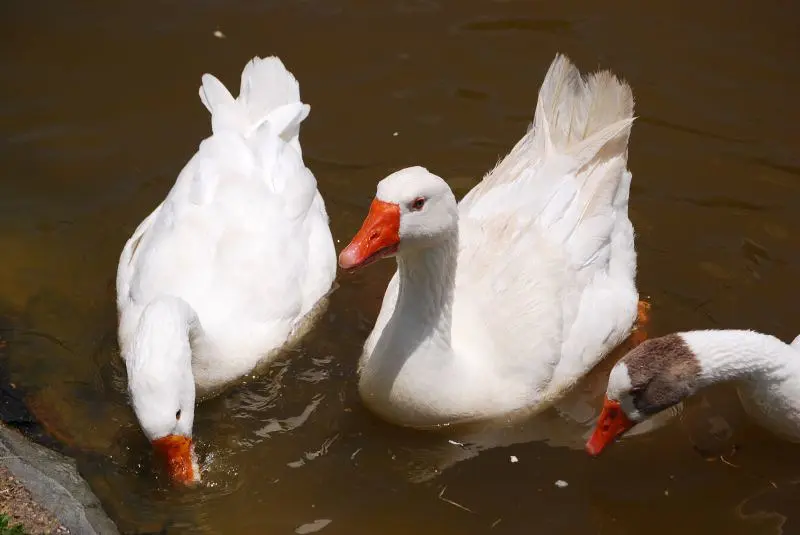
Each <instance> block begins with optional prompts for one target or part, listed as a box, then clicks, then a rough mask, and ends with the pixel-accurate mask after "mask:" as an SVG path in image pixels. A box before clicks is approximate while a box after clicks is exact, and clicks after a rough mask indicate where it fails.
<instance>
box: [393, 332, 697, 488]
mask: <svg viewBox="0 0 800 535" xmlns="http://www.w3.org/2000/svg"><path fill="white" fill-rule="evenodd" d="M642 336H644V333H643V332H642V331H637V332H636V333H634V335H632V336H631V337H630V338H629V339H628V340H627V341H626V342H625V343H624V344H622V345H621V346H620V347H619V348H617V350H615V351H614V352H612V354H611V355H609V357H608V358H606V359H605V360H604V361H603V362H602V363H601V364H600V365H599V366H597V367H596V368H595V369H594V370H592V371H591V372H590V373H589V374H588V375H587V376H586V377H585V378H584V380H583V381H581V383H580V384H579V385H578V386H577V387H575V388H574V389H573V390H571V391H570V393H569V394H567V395H566V396H565V397H564V398H562V399H561V400H559V401H558V402H557V403H555V404H554V405H553V406H552V407H550V408H549V409H546V410H545V411H542V412H540V413H539V414H537V415H536V416H534V417H533V418H527V417H525V416H524V415H521V416H520V417H518V418H514V419H507V420H503V421H500V420H492V421H487V422H483V423H474V424H465V425H461V426H453V427H447V428H442V429H440V430H439V432H440V434H441V437H442V438H441V442H440V443H439V444H438V445H435V446H429V447H424V448H419V449H416V450H415V451H414V452H413V454H412V457H413V459H412V460H411V462H410V464H411V465H412V468H410V470H409V474H408V476H409V478H410V479H411V480H412V481H417V482H421V481H426V480H429V479H431V478H433V477H435V476H436V475H438V474H439V473H440V472H442V471H444V470H446V469H448V468H451V467H452V466H454V465H455V464H457V463H459V462H461V461H465V460H467V459H470V458H472V457H475V456H477V455H478V454H479V453H480V452H482V451H485V450H488V449H491V448H496V447H506V446H511V445H514V444H524V443H530V442H543V443H545V444H547V445H549V446H552V447H559V448H568V449H571V450H575V454H576V455H585V454H584V453H583V451H582V450H583V448H584V445H585V444H586V441H587V439H588V438H589V437H590V435H591V432H592V428H593V426H594V425H595V423H596V422H597V418H598V416H599V415H600V411H601V409H602V407H603V394H604V392H605V385H606V383H607V381H608V373H609V370H610V369H611V367H612V366H613V364H614V363H615V362H616V359H617V358H618V357H619V356H620V355H623V354H625V352H626V351H627V350H629V349H631V347H632V346H634V345H636V344H637V343H639V341H640V340H641V337H642ZM682 410H683V404H678V405H676V406H675V407H672V408H671V409H669V410H666V411H663V412H662V413H660V414H658V415H657V416H655V417H654V418H650V419H648V420H646V421H644V422H642V423H641V424H640V425H637V426H636V427H634V428H633V429H631V431H630V432H629V433H628V434H627V437H634V436H638V435H643V434H646V433H649V432H651V431H654V430H656V429H658V428H660V427H662V426H663V425H665V424H667V423H669V422H671V421H672V419H673V418H674V417H675V416H677V415H679V414H680V413H681V411H682Z"/></svg>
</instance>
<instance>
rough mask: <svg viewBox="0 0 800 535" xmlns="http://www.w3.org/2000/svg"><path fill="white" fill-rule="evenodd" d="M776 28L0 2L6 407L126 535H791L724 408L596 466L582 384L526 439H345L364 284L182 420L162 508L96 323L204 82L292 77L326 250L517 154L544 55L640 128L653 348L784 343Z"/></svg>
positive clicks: (780, 48)
mask: <svg viewBox="0 0 800 535" xmlns="http://www.w3.org/2000/svg"><path fill="white" fill-rule="evenodd" d="M655 6H661V7H655ZM798 20H799V19H798V9H797V7H796V5H795V3H791V2H788V1H779V0H761V1H753V0H749V1H748V0H746V1H744V2H738V3H729V4H726V7H722V8H720V7H718V6H715V5H714V4H713V3H703V2H699V1H697V0H694V1H692V2H688V1H685V0H675V1H672V2H668V3H664V2H661V3H656V2H653V3H648V2H641V1H634V0H624V1H619V2H575V1H570V0H566V1H560V2H535V1H495V2H491V1H486V0H484V1H478V0H450V1H440V2H437V1H434V0H405V1H394V2H388V1H378V0H375V1H370V2H367V1H356V0H326V1H323V0H296V1H288V0H285V1H280V2H278V1H268V0H262V1H243V0H238V1H234V0H229V1H227V2H223V1H221V0H204V1H197V2H177V1H174V0H173V1H166V0H162V1H151V2H141V1H139V2H130V1H127V0H125V1H117V2H99V1H93V0H74V1H72V2H65V1H63V0H59V1H55V0H41V1H38V2H32V1H22V0H6V1H5V2H3V4H2V5H1V6H0V35H1V36H2V37H1V39H2V47H0V125H1V126H0V127H1V128H2V137H1V138H0V162H2V173H0V181H1V182H0V225H2V227H0V228H2V233H0V251H1V252H2V255H1V256H0V258H2V262H0V316H3V317H4V319H3V325H4V326H5V325H7V326H8V327H3V331H2V333H0V334H2V335H3V337H4V338H5V339H6V340H8V342H9V344H8V348H7V353H6V354H7V362H6V363H5V366H6V368H7V369H9V370H10V380H11V381H12V382H13V383H14V385H15V386H16V388H17V389H18V390H19V391H20V392H24V398H25V401H26V403H27V405H28V406H29V407H30V408H31V410H32V411H33V412H34V413H35V414H36V415H37V416H38V417H39V418H40V419H41V420H42V422H43V423H44V425H45V427H46V429H47V431H48V432H49V433H50V435H51V436H52V437H53V438H55V439H56V440H58V441H59V442H60V443H61V444H62V445H63V446H64V447H65V448H66V449H67V451H68V452H70V453H71V454H72V455H74V456H75V457H76V458H77V459H78V463H79V467H80V469H81V472H82V473H83V474H84V475H85V476H86V478H87V479H88V480H89V482H90V483H91V485H92V487H93V489H94V490H95V492H96V493H97V494H98V496H99V497H100V498H101V500H102V501H103V504H104V505H105V507H106V508H107V510H108V511H109V513H110V514H111V516H112V517H113V518H114V519H115V521H116V522H117V523H118V525H119V526H120V529H121V530H122V531H123V532H126V533H148V532H161V533H170V534H172V533H303V532H304V530H310V529H314V528H316V529H319V528H322V532H323V533H326V534H330V535H334V534H347V535H352V534H373V533H382V534H387V535H390V534H407V533H430V534H437V535H444V534H483V533H548V534H550V533H553V534H562V533H563V534H567V533H569V534H639V533H642V532H646V533H648V534H650V535H656V534H665V535H667V534H668V535H674V533H676V532H679V533H680V532H683V533H721V534H722V533H725V534H731V535H734V534H773V533H781V532H783V533H800V512H798V511H800V486H798V484H797V481H798V480H800V449H798V447H797V446H794V445H791V444H787V443H785V442H782V441H780V440H777V439H775V438H773V437H772V436H771V435H769V434H768V433H766V432H765V431H762V430H761V429H760V428H759V427H757V426H755V425H754V424H753V423H752V422H749V421H748V420H747V419H746V418H744V417H743V414H742V411H741V409H740V406H739V402H738V400H737V397H736V395H735V391H734V390H733V389H732V388H730V387H720V388H715V389H714V390H713V391H710V392H706V393H704V394H702V395H700V396H698V397H697V398H696V399H694V400H692V402H691V403H689V404H688V406H687V409H686V411H685V412H684V413H683V416H682V417H681V418H679V419H675V420H673V421H672V422H670V423H669V424H668V425H666V426H665V427H662V428H660V429H658V430H656V431H654V432H652V433H649V434H645V435H643V436H639V437H633V438H630V439H628V440H626V441H624V442H623V443H622V444H620V445H618V446H616V447H614V448H612V449H610V450H609V451H608V453H607V454H604V455H603V456H602V457H601V458H599V459H590V458H589V457H588V456H586V455H585V454H584V453H583V452H582V451H581V449H580V447H581V445H582V443H583V441H584V439H585V436H586V433H587V431H588V429H587V421H588V422H589V423H590V421H591V418H592V416H593V415H594V414H595V411H596V407H597V396H598V395H599V394H600V393H601V392H602V389H603V380H604V377H603V374H602V372H603V370H600V371H599V372H598V373H596V374H594V376H592V377H590V379H589V380H588V381H587V383H586V384H585V385H584V386H583V389H582V390H581V392H579V393H578V394H576V395H575V396H573V398H572V399H570V400H567V401H566V402H565V403H564V404H562V406H561V407H560V411H558V410H552V411H549V412H548V413H546V414H545V415H543V416H542V417H541V418H539V419H537V421H536V422H533V423H532V424H531V425H530V426H528V427H526V428H525V429H524V430H522V429H518V428H516V427H515V428H508V429H505V428H502V427H501V428H499V429H489V430H476V431H475V432H474V433H473V434H472V435H471V436H467V437H464V436H459V437H455V438H453V437H449V436H437V435H431V434H426V433H415V432H409V431H405V430H402V429H397V428H394V427H391V426H389V425H387V424H384V423H382V422H380V421H379V420H377V419H376V418H374V417H372V416H371V415H370V414H369V413H367V412H366V410H365V409H364V408H363V407H362V406H361V404H360V402H359V399H358V396H357V394H356V391H355V382H356V375H355V368H356V360H357V357H358V353H359V350H360V346H361V343H362V341H363V340H364V338H365V337H366V335H367V334H368V332H369V330H370V328H371V325H372V322H373V320H374V317H375V314H376V312H377V309H378V306H379V303H380V298H381V296H382V293H383V290H384V287H385V284H386V281H387V280H388V277H389V275H390V273H391V270H392V265H391V263H390V262H383V263H381V264H379V265H378V266H375V267H373V268H370V269H368V270H365V271H363V272H361V273H359V274H357V275H352V276H349V275H342V276H341V277H340V284H341V286H340V288H339V289H338V290H337V291H336V292H335V293H334V295H333V298H332V303H331V306H330V309H329V311H328V312H327V315H326V316H325V318H324V319H323V321H322V322H321V323H320V325H319V326H318V328H316V329H315V330H314V332H313V333H312V334H311V335H310V336H309V338H308V339H307V340H306V341H305V343H304V345H303V347H302V349H301V350H300V351H298V352H297V354H296V355H293V356H292V358H290V359H288V360H285V361H282V362H280V363H276V364H275V366H274V367H273V368H272V369H271V370H270V372H269V373H268V374H267V375H266V376H264V377H262V378H259V379H256V380H253V381H251V382H250V383H249V384H246V385H242V386H241V387H237V388H235V389H233V390H231V391H229V392H227V393H226V394H225V395H224V396H221V397H219V398H216V399H214V400H211V401H209V402H208V403H205V404H203V405H201V406H200V407H199V408H198V412H197V417H196V420H195V433H196V437H197V439H198V441H199V448H198V449H199V451H200V454H201V456H202V458H203V462H204V464H205V466H206V473H205V481H206V483H205V485H204V486H202V487H201V488H199V489H195V490H185V491H181V490H176V489H172V488H170V487H169V486H168V485H166V484H165V482H164V481H163V479H162V478H160V477H157V476H156V475H154V472H153V469H152V468H153V467H152V464H151V461H150V457H149V453H150V449H149V445H148V444H147V443H146V441H145V439H144V437H143V435H142V434H141V432H140V431H139V429H138V427H137V424H136V422H135V420H134V418H133V414H132V412H131V410H130V409H129V408H128V405H127V401H126V396H125V378H124V370H123V369H122V368H121V367H120V366H119V361H118V358H117V348H116V342H115V310H114V305H113V299H114V292H113V281H114V277H115V270H116V262H117V259H118V255H119V252H120V250H121V248H122V245H123V244H124V242H125V240H126V239H127V238H128V236H129V235H130V233H131V232H132V231H133V229H134V228H135V227H136V225H137V224H138V223H139V221H140V220H141V219H142V218H143V217H144V216H145V215H146V214H147V213H149V212H150V210H151V209H152V208H153V207H154V206H155V205H156V204H157V203H158V202H159V201H160V200H161V199H162V198H163V196H164V195H165V194H166V192H167V191H168V189H169V188H170V187H171V185H172V183H173V181H174V179H175V177H176V176H177V173H178V172H179V171H180V169H181V167H182V166H183V165H184V163H185V162H186V161H187V160H188V158H189V157H190V156H191V155H192V153H193V152H194V150H195V149H196V147H197V145H198V143H199V142H200V140H201V139H202V138H203V137H205V136H206V135H207V134H208V132H209V119H208V116H207V113H206V111H205V109H204V108H203V106H202V105H201V104H200V102H199V99H198V96H197V88H198V85H199V82H200V76H201V74H202V73H204V72H212V73H214V74H216V75H218V76H219V77H220V78H221V79H222V80H223V81H224V82H225V83H226V84H228V85H229V86H230V87H236V88H238V80H239V73H240V71H241V69H242V67H243V66H244V64H245V62H246V61H247V60H248V59H249V58H250V57H252V56H254V55H269V54H277V55H279V56H281V58H282V59H283V60H284V61H285V62H286V64H287V66H288V67H289V68H290V69H291V70H292V71H293V72H294V73H295V74H296V76H297V77H298V79H299V80H300V83H301V92H302V95H303V99H304V101H306V102H308V103H310V104H311V106H312V112H311V115H310V117H309V119H308V120H307V121H306V122H305V123H304V125H303V135H302V143H303V147H304V154H305V155H306V157H307V163H308V165H309V166H310V167H311V169H312V170H313V171H314V173H315V174H316V176H317V178H318V180H319V185H320V189H321V191H322V193H323V195H324V196H325V199H326V201H327V204H328V211H329V213H330V214H331V220H332V222H331V224H332V227H333V232H334V236H335V238H336V239H337V240H339V242H340V243H339V245H338V247H341V246H343V245H344V243H345V242H346V241H347V240H348V239H349V238H350V237H351V236H352V234H353V233H354V231H355V230H356V229H357V227H358V225H359V224H360V222H361V219H362V217H363V215H364V214H365V213H366V209H367V206H368V205H369V202H370V200H371V198H372V195H373V194H374V191H375V189H374V188H375V183H376V182H377V180H379V179H380V178H382V177H383V176H384V175H385V174H387V173H388V172H390V171H391V170H394V169H397V168H399V167H403V166H406V165H411V164H422V165H425V166H427V167H428V168H429V169H431V170H433V171H434V172H436V173H438V174H440V175H442V176H444V177H446V178H447V179H448V180H449V181H450V183H451V184H452V185H453V186H454V188H455V189H456V191H457V193H458V194H459V195H463V194H464V193H465V192H466V191H468V190H469V188H470V187H471V186H472V185H474V184H475V183H476V182H477V181H478V180H479V179H480V177H481V176H482V174H483V173H484V172H485V171H486V170H488V169H489V168H490V167H491V166H492V165H493V164H494V163H495V162H496V161H497V159H498V158H499V157H500V156H502V155H503V154H505V152H506V151H507V150H508V149H510V148H511V146H513V144H514V143H515V142H516V140H517V139H518V138H519V137H520V136H521V135H522V134H523V133H524V131H525V128H526V126H527V123H528V122H529V120H530V119H531V117H532V112H533V109H534V106H535V103H536V92H537V90H538V88H539V84H540V83H541V80H542V78H543V76H544V73H545V71H546V69H547V66H548V65H549V63H550V61H551V60H552V58H553V56H554V54H555V53H556V52H559V51H561V52H564V53H566V54H568V55H569V56H570V57H571V58H572V59H573V60H575V61H576V62H577V64H578V65H579V67H580V68H581V69H582V70H584V71H585V70H589V69H594V68H596V67H604V68H610V69H612V70H613V71H615V72H616V73H618V74H619V75H621V76H623V77H625V78H626V79H627V80H628V81H629V82H630V83H631V85H632V87H633V89H634V94H635V96H636V98H637V109H636V112H637V115H638V117H639V119H638V120H637V122H636V124H635V126H634V129H633V136H632V139H631V146H630V168H631V170H632V171H633V174H634V180H633V188H632V195H631V219H632V220H633V222H634V225H635V227H636V231H637V235H638V238H637V249H638V251H639V284H640V289H641V292H642V294H643V295H648V296H651V298H652V301H653V318H654V319H653V328H652V331H653V334H656V335H657V334H663V333H666V332H670V331H674V330H677V329H690V328H704V327H749V328H754V329H758V330H762V331H765V332H770V333H774V334H776V335H778V336H781V337H783V338H784V339H790V338H792V337H794V336H795V335H796V334H797V333H798V331H800V321H798V319H799V318H798V314H797V301H796V296H797V281H798V280H800V217H798V209H800V157H798V152H797V144H798V141H800V130H799V129H798V126H797V125H798V120H799V119H800V112H798V107H797V97H798V95H800V70H798V63H797V58H798V57H799V56H798V52H800V49H799V48H800V47H798V42H799V38H798V34H797V23H798ZM215 30H220V31H221V32H223V34H224V36H225V37H224V38H218V37H215V36H214V32H215ZM265 276H268V274H265ZM451 439H452V440H453V441H452V442H451V441H450V440H451ZM462 443H463V444H462ZM735 445H736V446H738V448H737V449H736V451H735V453H731V450H732V449H733V447H734V446H735ZM490 446H496V447H490ZM479 452H480V453H479ZM721 455H724V457H723V458H722V459H721V458H720V456H721ZM512 456H513V458H515V459H516V460H517V461H518V462H512V460H513V458H512ZM558 480H563V481H565V482H567V484H568V486H566V487H560V486H557V485H556V484H555V483H556V481H558ZM455 504H458V505H455ZM326 522H328V523H327V524H326ZM301 526H305V527H303V528H302V529H300V528H301ZM296 530H297V531H296ZM781 530H783V531H781ZM305 532H308V531H305Z"/></svg>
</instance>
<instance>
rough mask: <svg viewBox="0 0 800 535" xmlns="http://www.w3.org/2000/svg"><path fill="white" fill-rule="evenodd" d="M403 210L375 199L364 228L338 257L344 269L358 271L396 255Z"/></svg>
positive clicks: (362, 226)
mask: <svg viewBox="0 0 800 535" xmlns="http://www.w3.org/2000/svg"><path fill="white" fill-rule="evenodd" d="M399 244H400V207H399V206H397V205H396V204H392V203H388V202H384V201H379V200H378V199H375V200H373V201H372V204H371V205H370V207H369V213H368V214H367V218H366V219H365V220H364V223H363V224H362V225H361V229H360V230H359V231H358V233H357V234H356V235H355V237H354V238H353V239H352V240H351V241H350V243H349V244H348V245H347V247H345V248H344V250H343V251H342V252H341V253H340V254H339V266H341V267H342V269H347V270H351V271H353V270H356V269H359V268H362V267H364V266H368V265H369V264H372V263H373V262H377V261H378V260H380V259H381V258H385V257H387V256H390V255H392V254H394V253H396V252H397V246H398V245H399Z"/></svg>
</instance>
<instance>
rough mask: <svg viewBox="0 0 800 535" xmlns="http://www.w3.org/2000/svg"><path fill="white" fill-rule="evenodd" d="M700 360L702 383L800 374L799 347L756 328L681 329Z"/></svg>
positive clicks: (778, 378)
mask: <svg viewBox="0 0 800 535" xmlns="http://www.w3.org/2000/svg"><path fill="white" fill-rule="evenodd" d="M680 336H681V337H682V338H683V339H684V340H685V341H686V343H687V344H688V346H689V348H690V349H691V350H692V352H693V353H694V355H695V357H696V358H697V361H698V363H699V364H700V368H701V372H700V377H699V379H700V380H699V384H698V387H703V386H706V385H709V384H712V383H718V382H722V381H736V380H740V381H742V380H744V381H758V382H772V383H774V382H781V381H785V380H787V379H794V380H798V377H800V376H799V375H797V374H800V355H798V352H797V350H796V349H795V348H793V347H792V346H790V345H788V344H786V343H784V342H782V341H781V340H779V339H777V338H775V337H774V336H770V335H766V334H760V333H757V332H754V331H737V330H707V331H690V332H685V333H681V334H680Z"/></svg>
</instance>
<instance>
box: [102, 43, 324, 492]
mask: <svg viewBox="0 0 800 535" xmlns="http://www.w3.org/2000/svg"><path fill="white" fill-rule="evenodd" d="M241 78H242V79H241V91H240V94H239V96H238V98H236V99H234V98H233V97H232V96H231V94H230V93H229V92H228V90H227V89H226V88H225V86H224V85H222V83H221V82H219V80H217V79H216V78H215V77H213V76H211V75H209V74H206V75H204V76H203V83H202V87H201V88H200V97H201V100H202V102H203V103H204V104H205V106H206V107H207V108H208V110H209V111H210V112H211V122H212V129H213V135H211V136H210V137H208V138H207V139H205V140H203V141H202V142H201V144H200V146H199V148H198V150H197V153H196V154H195V155H194V156H193V157H192V158H191V160H190V161H189V162H188V163H187V164H186V166H185V167H184V169H183V170H182V171H181V173H180V175H179V176H178V178H177V180H176V182H175V185H174V186H173V187H172V189H171V190H170V192H169V193H168V194H167V196H166V198H165V199H164V201H163V202H162V203H161V204H160V205H159V206H158V207H157V208H156V209H155V210H154V211H153V212H152V213H151V214H150V215H149V216H148V217H147V218H146V219H145V220H144V221H142V223H141V224H140V225H139V227H138V228H137V229H136V230H135V232H134V233H133V235H132V236H131V238H130V239H129V240H128V242H127V243H126V244H125V247H124V249H123V251H122V254H121V256H120V261H119V268H118V272H117V307H118V312H119V343H120V348H121V353H122V357H123V359H124V360H125V363H126V366H127V371H128V385H129V390H130V393H131V401H132V404H133V408H134V411H135V412H136V415H137V418H138V419H139V423H140V424H141V426H142V429H143V431H144V432H145V434H146V435H147V437H148V438H149V439H150V440H151V441H153V443H154V444H155V445H157V446H158V445H159V444H160V445H161V446H160V447H161V448H162V449H165V450H169V451H173V452H174V451H178V450H180V451H182V452H183V454H181V455H171V456H172V457H173V458H175V459H182V460H183V461H181V462H178V461H176V463H177V464H176V465H175V466H176V467H178V468H176V470H177V472H180V471H181V470H183V472H184V476H186V477H190V476H191V477H195V476H196V473H193V470H192V469H191V467H190V466H189V465H188V464H187V463H186V462H185V461H186V455H185V453H186V451H187V450H189V449H190V444H191V440H190V439H191V432H192V421H193V415H194V403H195V398H196V397H201V396H205V395H210V394H213V393H214V392H216V391H218V390H219V389H221V388H223V387H224V386H226V385H228V384H230V383H231V382H232V381H235V380H237V379H239V378H241V377H242V376H243V375H245V374H247V373H250V372H252V371H253V370H254V368H256V366H258V365H260V364H262V363H265V362H267V361H269V360H270V359H272V358H273V357H274V356H275V355H277V354H278V353H279V352H280V350H281V349H282V348H283V347H284V346H285V345H286V344H287V343H290V342H291V341H292V340H293V339H294V338H296V337H297V336H299V335H301V334H302V332H303V330H304V327H305V326H306V325H307V324H308V321H310V319H311V317H312V316H313V312H314V311H315V310H316V309H317V305H318V303H320V300H321V299H322V298H323V297H324V296H325V295H326V293H327V292H328V291H329V290H330V288H331V285H332V282H333V279H334V276H335V270H336V254H335V250H334V246H333V240H332V237H331V233H330V230H329V227H328V216H327V213H326V210H325V204H324V202H323V199H322V197H321V196H320V194H319V191H317V185H316V180H315V178H314V175H313V174H312V173H311V171H310V170H309V169H307V168H306V166H305V164H304V163H303V158H302V153H301V149H300V143H299V128H300V123H301V121H302V120H303V119H305V117H306V116H307V115H308V112H309V106H308V105H306V104H303V103H302V102H301V101H300V93H299V86H298V83H297V80H296V79H295V78H294V76H292V74H291V73H289V72H288V71H287V70H286V68H285V67H284V65H283V63H281V61H280V60H279V59H278V58H275V57H270V58H265V59H261V58H254V59H253V60H252V61H250V62H249V63H248V64H247V66H246V67H245V68H244V70H243V72H242V77H241ZM181 467H182V468H181ZM179 468H180V469H179ZM194 472H196V469H195V470H194ZM187 474H189V475H187Z"/></svg>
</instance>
